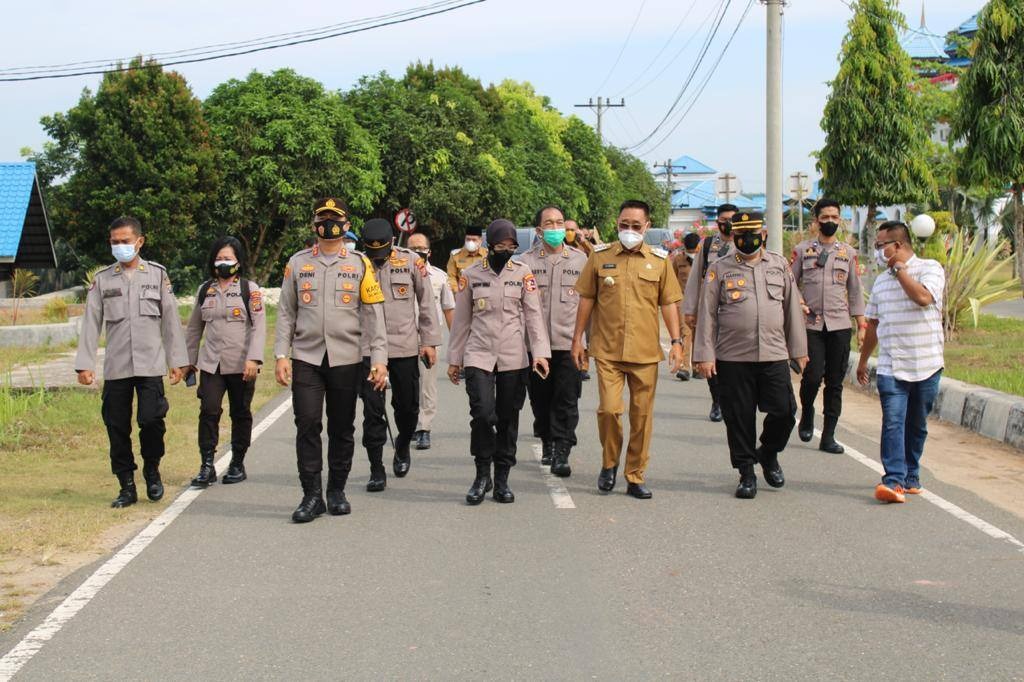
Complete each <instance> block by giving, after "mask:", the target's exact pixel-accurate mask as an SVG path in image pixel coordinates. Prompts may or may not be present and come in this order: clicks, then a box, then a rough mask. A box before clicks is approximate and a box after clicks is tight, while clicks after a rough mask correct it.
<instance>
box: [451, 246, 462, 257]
mask: <svg viewBox="0 0 1024 682" xmlns="http://www.w3.org/2000/svg"><path fill="white" fill-rule="evenodd" d="M459 251H462V247H461V246H460V247H459V248H457V249H452V255H453V256H454V255H455V254H457V253H458V252H459Z"/></svg>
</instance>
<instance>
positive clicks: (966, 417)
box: [846, 351, 1024, 450]
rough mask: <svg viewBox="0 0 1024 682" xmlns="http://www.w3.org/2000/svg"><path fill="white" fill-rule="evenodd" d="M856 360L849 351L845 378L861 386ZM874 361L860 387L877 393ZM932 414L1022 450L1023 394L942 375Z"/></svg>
mask: <svg viewBox="0 0 1024 682" xmlns="http://www.w3.org/2000/svg"><path fill="white" fill-rule="evenodd" d="M859 362H860V353H856V352H852V351H851V353H850V368H849V371H848V372H847V373H846V380H847V382H849V383H850V384H852V385H853V386H856V387H857V388H862V387H861V386H860V384H858V383H857V363H859ZM876 364H877V363H876V361H875V358H871V359H870V360H868V369H869V371H870V377H871V378H870V382H869V385H868V388H866V389H863V388H862V390H868V391H870V392H871V393H875V394H877V393H878V384H877V381H876V369H875V368H876ZM932 416H933V417H937V418H939V419H941V420H942V421H945V422H949V423H950V424H955V425H956V426H960V427H962V428H965V429H968V430H969V431H974V432H975V433H977V434H980V435H982V436H985V437H986V438H992V439H993V440H997V441H1000V442H1001V443H1006V444H1007V445H1010V446H1013V447H1015V448H1017V449H1019V450H1024V398H1022V397H1020V396H1016V395H1010V394H1008V393H1002V392H1000V391H994V390H992V389H989V388H983V387H981V386H975V385H974V384H968V383H964V382H963V381H958V380H956V379H951V378H949V377H942V379H941V380H940V381H939V395H938V396H937V397H936V398H935V405H934V407H933V408H932Z"/></svg>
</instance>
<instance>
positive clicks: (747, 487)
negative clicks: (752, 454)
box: [736, 464, 757, 500]
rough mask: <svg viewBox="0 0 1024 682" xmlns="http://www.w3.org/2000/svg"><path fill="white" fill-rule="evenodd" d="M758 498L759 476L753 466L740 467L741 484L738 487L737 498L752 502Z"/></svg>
mask: <svg viewBox="0 0 1024 682" xmlns="http://www.w3.org/2000/svg"><path fill="white" fill-rule="evenodd" d="M756 496H757V474H755V473H754V467H753V465H750V464H747V465H746V466H742V467H740V483H739V485H737V486H736V497H738V498H740V499H741V500H752V499H754V498H755V497H756Z"/></svg>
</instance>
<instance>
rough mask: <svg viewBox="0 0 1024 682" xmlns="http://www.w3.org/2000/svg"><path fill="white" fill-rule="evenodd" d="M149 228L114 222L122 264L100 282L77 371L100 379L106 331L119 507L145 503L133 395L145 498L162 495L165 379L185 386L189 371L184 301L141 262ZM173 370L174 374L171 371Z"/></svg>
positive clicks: (82, 379)
mask: <svg viewBox="0 0 1024 682" xmlns="http://www.w3.org/2000/svg"><path fill="white" fill-rule="evenodd" d="M145 242H146V238H145V237H144V236H143V235H142V225H141V224H140V223H139V221H138V220H136V219H135V218H133V217H131V216H122V217H120V218H117V219H116V220H114V222H112V223H111V224H110V247H111V252H112V253H113V255H114V258H116V259H117V261H118V262H117V263H116V264H114V265H111V266H109V267H107V268H105V269H103V270H100V271H99V272H98V273H96V275H95V277H93V280H92V284H91V285H90V286H89V293H88V294H87V296H86V300H85V317H84V319H83V320H82V330H81V332H80V335H79V339H78V353H77V354H76V356H75V371H77V372H78V383H80V384H83V385H85V386H88V385H90V384H92V383H93V382H94V381H95V367H96V348H97V346H98V345H99V338H100V331H101V330H102V328H104V327H105V328H106V337H107V347H106V352H105V354H104V358H103V408H102V414H103V423H104V425H105V426H106V427H107V436H108V438H109V439H110V468H111V471H113V473H114V475H115V476H117V480H118V483H119V484H120V488H121V489H120V492H119V493H118V495H117V498H116V499H115V500H114V501H113V502H111V504H110V506H112V507H127V506H128V505H132V504H135V503H136V502H137V501H138V499H139V498H138V493H137V492H136V488H135V469H136V468H137V467H136V465H135V457H134V455H133V454H132V435H131V434H132V394H133V393H134V394H135V396H136V397H137V398H138V413H137V414H138V422H139V450H140V453H141V455H142V475H143V477H144V478H145V480H146V496H147V497H149V499H150V500H152V501H154V502H155V501H156V500H159V499H160V498H162V497H163V495H164V486H163V482H162V481H161V479H160V459H161V458H162V457H163V456H164V430H165V429H164V417H165V416H166V415H167V407H168V405H167V399H166V398H165V397H164V382H163V375H164V373H168V374H169V376H170V380H171V384H172V385H173V384H176V383H178V382H179V381H180V380H181V378H182V376H183V375H184V372H185V370H186V369H187V368H188V364H189V363H188V353H187V352H186V350H185V336H184V333H183V332H182V329H181V322H180V321H179V320H178V302H177V300H176V299H175V298H174V292H173V289H172V287H171V280H170V278H169V277H168V276H167V271H166V270H164V267H163V266H162V265H160V264H158V263H154V262H153V261H146V260H142V258H140V257H139V251H140V250H141V249H142V245H143V244H145ZM168 368H170V370H168Z"/></svg>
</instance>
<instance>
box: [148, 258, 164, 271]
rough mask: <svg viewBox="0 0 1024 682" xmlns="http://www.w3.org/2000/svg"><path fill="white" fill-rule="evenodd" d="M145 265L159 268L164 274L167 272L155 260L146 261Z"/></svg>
mask: <svg viewBox="0 0 1024 682" xmlns="http://www.w3.org/2000/svg"><path fill="white" fill-rule="evenodd" d="M146 265H152V266H153V267H156V268H160V269H161V270H163V271H164V272H167V268H165V267H164V266H162V265H160V264H159V263H157V262H156V261H155V260H148V261H146Z"/></svg>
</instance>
